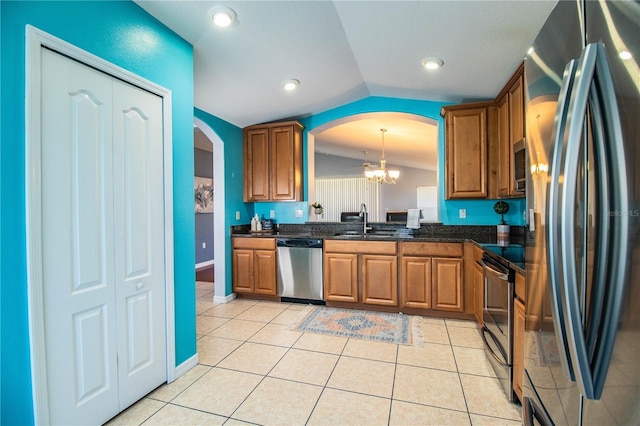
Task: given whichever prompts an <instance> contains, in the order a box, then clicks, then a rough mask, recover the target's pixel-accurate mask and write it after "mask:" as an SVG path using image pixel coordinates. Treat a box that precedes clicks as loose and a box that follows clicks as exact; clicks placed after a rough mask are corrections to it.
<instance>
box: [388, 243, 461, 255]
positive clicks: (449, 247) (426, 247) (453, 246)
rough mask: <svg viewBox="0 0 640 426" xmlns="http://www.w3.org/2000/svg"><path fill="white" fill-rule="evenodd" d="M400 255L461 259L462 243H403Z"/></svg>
mask: <svg viewBox="0 0 640 426" xmlns="http://www.w3.org/2000/svg"><path fill="white" fill-rule="evenodd" d="M400 253H401V254H403V255H410V256H439V257H462V256H463V249H462V243H427V242H424V243H420V242H410V243H409V242H403V243H401V244H400Z"/></svg>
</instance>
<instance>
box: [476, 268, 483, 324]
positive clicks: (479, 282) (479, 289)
mask: <svg viewBox="0 0 640 426" xmlns="http://www.w3.org/2000/svg"><path fill="white" fill-rule="evenodd" d="M483 311H484V269H482V265H480V264H479V263H478V262H473V313H474V315H475V317H476V321H477V322H478V324H480V325H483V324H484V319H483V317H482V315H483Z"/></svg>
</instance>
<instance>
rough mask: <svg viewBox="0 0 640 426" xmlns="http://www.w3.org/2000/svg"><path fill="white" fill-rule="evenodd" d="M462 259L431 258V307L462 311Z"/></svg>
mask: <svg viewBox="0 0 640 426" xmlns="http://www.w3.org/2000/svg"><path fill="white" fill-rule="evenodd" d="M462 265H463V261H462V259H449V258H433V259H432V268H433V272H432V273H433V282H432V289H431V292H432V295H431V301H432V304H433V305H432V309H435V310H439V311H453V312H464V302H463V297H462Z"/></svg>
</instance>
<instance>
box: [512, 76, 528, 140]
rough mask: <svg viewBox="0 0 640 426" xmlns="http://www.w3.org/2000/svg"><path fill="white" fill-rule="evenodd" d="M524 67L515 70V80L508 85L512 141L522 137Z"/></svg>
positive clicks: (523, 130)
mask: <svg viewBox="0 0 640 426" xmlns="http://www.w3.org/2000/svg"><path fill="white" fill-rule="evenodd" d="M523 72H524V69H523V68H522V67H520V68H519V69H518V71H517V72H516V74H515V75H516V78H515V81H513V83H512V84H511V86H510V87H509V135H510V138H509V139H510V141H511V144H512V145H513V144H514V143H516V142H518V141H520V140H522V139H524V132H525V129H524V75H523Z"/></svg>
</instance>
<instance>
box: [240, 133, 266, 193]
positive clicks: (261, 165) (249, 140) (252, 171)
mask: <svg viewBox="0 0 640 426" xmlns="http://www.w3.org/2000/svg"><path fill="white" fill-rule="evenodd" d="M244 157H245V158H244V198H245V201H268V200H269V129H266V128H261V129H251V130H247V131H246V132H245V135H244Z"/></svg>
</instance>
